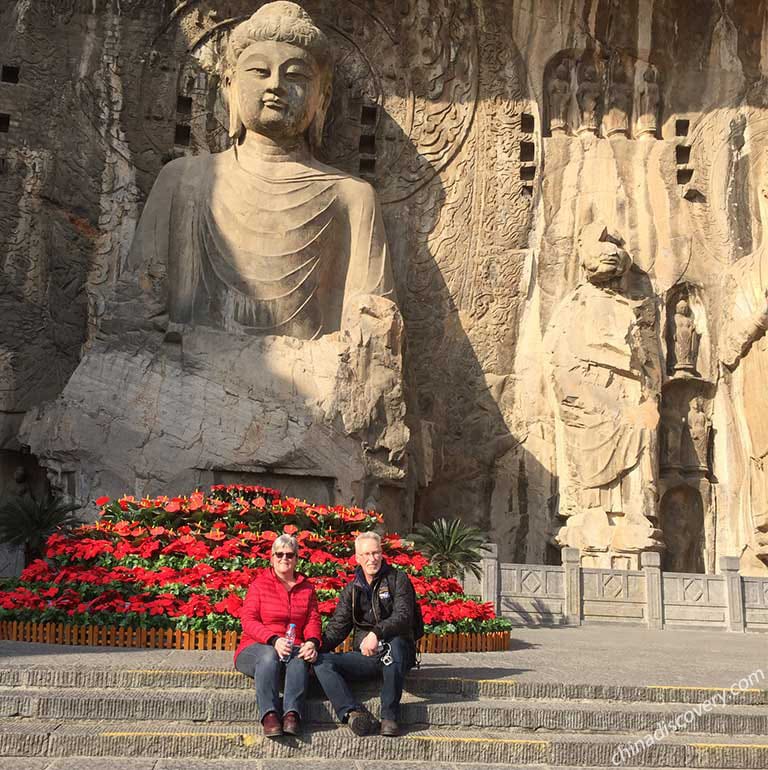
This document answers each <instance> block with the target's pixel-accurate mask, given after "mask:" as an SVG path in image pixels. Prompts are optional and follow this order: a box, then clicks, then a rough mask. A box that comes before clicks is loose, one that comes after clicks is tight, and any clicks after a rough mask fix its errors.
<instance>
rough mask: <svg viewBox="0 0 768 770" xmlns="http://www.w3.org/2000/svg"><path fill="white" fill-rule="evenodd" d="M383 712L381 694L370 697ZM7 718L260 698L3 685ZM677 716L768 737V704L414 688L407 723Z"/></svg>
mask: <svg viewBox="0 0 768 770" xmlns="http://www.w3.org/2000/svg"><path fill="white" fill-rule="evenodd" d="M363 702H364V703H365V705H366V706H367V707H368V708H369V709H370V710H371V712H372V713H373V714H374V715H375V716H376V717H379V716H380V702H379V699H378V698H377V697H372V696H369V697H366V698H364V699H363ZM0 716H2V717H29V718H38V719H62V720H83V719H91V720H98V719H108V720H117V719H127V720H131V721H141V720H157V719H162V720H166V721H168V720H174V721H184V720H191V721H196V722H217V721H227V722H231V723H247V724H253V723H254V722H255V721H256V720H257V711H256V702H255V695H254V693H253V692H249V691H240V690H230V691H226V690H212V691H205V690H187V689H169V688H166V689H162V690H154V689H152V690H150V689H131V690H124V691H120V690H100V689H74V688H59V689H56V688H21V687H9V688H0ZM306 719H307V721H308V722H312V723H319V724H330V723H333V722H334V721H335V718H334V715H333V713H332V709H331V707H330V704H329V703H328V701H327V700H325V699H324V698H322V696H320V697H311V698H309V699H308V701H307V704H306ZM675 720H677V723H678V724H679V725H680V731H681V732H683V731H684V732H686V733H710V734H716V735H768V708H766V707H763V706H722V707H717V708H713V709H711V710H710V711H709V712H708V713H707V712H705V711H704V710H703V709H702V708H701V707H699V706H697V705H690V704H654V703H626V702H621V701H615V702H612V701H608V702H605V701H585V702H581V703H577V702H574V701H560V700H537V701H532V700H528V699H520V700H517V699H506V698H504V699H501V698H496V699H490V698H480V699H473V700H467V699H465V698H463V697H459V698H457V697H456V696H451V695H448V696H446V695H444V694H438V695H430V696H428V697H425V696H418V695H413V694H411V693H407V694H406V695H405V697H404V699H403V702H402V706H401V722H402V723H403V724H406V725H430V726H432V727H449V726H459V727H499V728H505V729H517V730H553V731H563V732H565V731H590V732H617V731H618V732H640V733H646V732H653V731H654V730H655V729H656V728H657V727H658V726H659V724H660V723H664V724H667V725H670V724H671V723H672V722H674V721H675Z"/></svg>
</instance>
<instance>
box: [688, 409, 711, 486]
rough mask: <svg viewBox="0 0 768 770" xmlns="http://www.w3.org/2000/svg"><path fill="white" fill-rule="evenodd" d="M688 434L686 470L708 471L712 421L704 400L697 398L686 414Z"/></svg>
mask: <svg viewBox="0 0 768 770" xmlns="http://www.w3.org/2000/svg"><path fill="white" fill-rule="evenodd" d="M687 421H688V433H689V435H690V444H689V445H688V452H687V453H686V458H685V467H686V469H687V470H696V471H707V470H709V437H710V434H711V432H712V421H711V420H710V419H709V417H708V416H707V412H706V409H705V406H704V399H703V398H702V397H701V396H697V397H696V398H695V399H694V400H693V403H692V404H691V408H690V411H689V412H688V420H687Z"/></svg>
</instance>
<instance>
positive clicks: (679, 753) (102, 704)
mask: <svg viewBox="0 0 768 770" xmlns="http://www.w3.org/2000/svg"><path fill="white" fill-rule="evenodd" d="M118 662H119V657H118ZM722 692H723V691H722V690H712V689H707V688H698V687H634V686H608V685H579V684H569V683H557V682H552V683H546V682H530V681H526V682H523V681H519V682H516V681H513V680H510V679H499V680H476V679H460V678H452V677H447V676H439V675H434V674H432V673H429V672H426V671H423V672H416V673H413V674H411V675H410V676H409V679H408V684H407V693H406V694H405V696H404V699H403V706H402V717H401V721H402V724H403V726H404V728H405V730H404V734H403V735H402V736H401V737H399V738H395V739H392V738H382V737H380V736H378V735H373V736H367V737H364V738H359V737H357V736H354V735H353V734H352V733H351V732H350V731H349V730H348V729H346V728H344V727H340V726H339V725H338V724H336V723H335V720H334V718H333V716H332V714H331V711H330V707H329V704H328V703H327V701H325V700H324V699H322V696H321V695H320V694H319V692H316V691H313V692H312V693H311V694H310V698H309V701H308V704H307V721H308V723H309V724H308V725H307V730H306V734H305V735H304V736H303V737H301V738H288V737H286V738H282V739H279V740H270V739H265V738H263V737H262V735H261V730H260V727H259V725H258V722H257V719H256V708H255V700H254V695H253V692H252V690H251V683H250V681H249V680H247V679H246V678H245V677H243V676H241V675H240V674H237V673H235V672H232V671H231V670H225V669H223V668H222V669H210V670H195V669H190V668H168V669H146V670H144V669H134V670H131V669H129V668H126V669H118V668H113V667H110V668H105V669H99V668H94V667H87V668H86V667H77V666H70V667H61V666H57V667H42V666H34V667H22V666H18V667H17V666H4V667H3V668H2V669H0V770H6V769H8V770H16V769H17V768H18V770H22V769H23V770H38V769H39V770H47V769H48V768H56V770H61V769H63V768H67V769H69V768H71V769H72V770H75V768H77V770H83V769H84V768H90V767H94V768H96V767H98V768H99V770H112V769H113V768H114V769H115V770H117V768H126V769H129V768H130V769H132V770H172V769H175V768H182V767H183V768H185V770H197V769H198V768H200V769H201V770H202V768H211V770H213V768H217V769H219V770H224V769H225V768H232V769H233V770H237V769H240V770H266V769H267V768H270V769H271V768H278V767H285V768H288V767H290V768H292V769H294V770H295V769H296V768H310V767H318V768H322V767H328V768H330V767H331V766H332V767H333V769H334V770H345V768H347V767H349V768H354V769H355V770H360V769H361V768H365V770H369V768H370V770H372V769H373V768H377V770H381V768H382V761H384V762H386V763H387V765H388V766H391V768H392V769H393V770H394V769H395V768H398V767H401V768H405V767H413V766H414V764H418V766H419V767H430V766H432V767H438V766H439V767H440V768H448V767H456V768H460V767H462V766H465V765H466V766H468V767H469V766H472V767H473V768H474V769H475V770H479V768H481V767H485V768H493V767H498V768H502V767H503V768H510V767H526V768H531V767H563V768H566V767H593V768H594V767H615V766H629V767H648V768H649V767H674V768H682V767H696V768H767V767H768V737H766V736H768V690H760V689H754V690H747V691H743V692H738V693H734V694H733V695H732V696H731V695H729V696H728V701H729V702H728V703H727V705H720V704H718V705H713V706H712V707H710V708H708V709H707V708H705V707H703V706H702V704H704V703H705V702H706V701H708V699H712V698H713V696H717V697H718V698H719V694H720V693H722ZM360 694H361V697H363V699H364V700H365V702H366V704H367V706H368V707H369V708H370V709H371V711H372V712H373V713H374V714H377V712H378V705H379V704H378V700H377V698H376V693H375V691H374V690H373V689H369V690H361V691H360ZM697 711H698V712H700V714H697V713H696V712H697ZM691 715H692V716H691ZM686 717H687V719H689V720H690V724H688V723H687V721H686ZM675 719H679V722H680V724H683V725H685V729H683V730H681V731H679V732H677V733H676V734H671V735H669V737H664V738H663V739H662V740H659V741H657V742H654V743H653V744H652V745H649V746H647V747H646V746H644V745H643V744H642V739H643V738H644V736H646V735H647V734H652V733H653V732H654V731H655V730H656V731H657V735H661V732H660V730H659V725H660V724H668V723H670V722H673V721H674V720H675ZM638 741H641V743H639V744H638V743H637V742H638ZM56 758H59V759H56Z"/></svg>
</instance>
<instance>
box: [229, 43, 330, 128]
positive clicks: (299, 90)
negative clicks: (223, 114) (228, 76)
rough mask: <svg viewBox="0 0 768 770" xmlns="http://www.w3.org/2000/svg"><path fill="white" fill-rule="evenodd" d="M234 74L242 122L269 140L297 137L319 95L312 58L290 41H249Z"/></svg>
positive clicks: (319, 81) (318, 79) (316, 106)
mask: <svg viewBox="0 0 768 770" xmlns="http://www.w3.org/2000/svg"><path fill="white" fill-rule="evenodd" d="M235 78H236V84H237V105H238V108H239V111H240V119H241V120H242V122H243V125H244V126H245V128H246V129H247V130H248V131H253V132H255V133H257V134H264V135H265V136H269V137H271V138H282V137H299V136H302V135H303V134H304V133H305V132H306V130H307V129H308V128H309V126H310V124H311V123H312V119H313V118H314V116H315V114H316V113H317V111H318V109H319V108H320V105H321V103H322V99H323V96H324V95H323V93H322V87H321V84H322V81H323V78H322V73H321V71H320V68H319V67H318V64H317V62H316V61H315V59H314V57H313V56H312V55H311V54H310V53H309V52H308V51H305V50H304V49H303V48H299V47H298V46H295V45H292V44H290V43H281V42H277V41H273V40H263V41H259V42H257V43H252V44H251V45H250V46H248V48H246V49H245V50H244V51H243V52H242V54H240V57H239V58H238V60H237V69H236V71H235Z"/></svg>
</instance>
